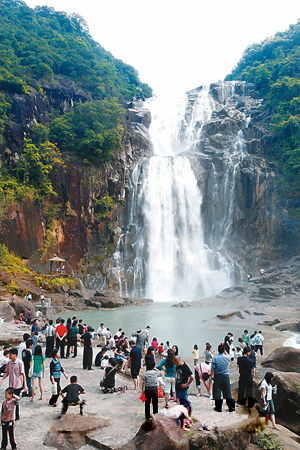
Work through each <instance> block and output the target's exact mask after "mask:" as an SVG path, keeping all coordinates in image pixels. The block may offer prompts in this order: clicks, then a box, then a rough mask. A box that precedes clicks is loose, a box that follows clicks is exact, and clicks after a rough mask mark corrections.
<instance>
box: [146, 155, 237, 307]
mask: <svg viewBox="0 0 300 450" xmlns="http://www.w3.org/2000/svg"><path fill="white" fill-rule="evenodd" d="M145 183H146V187H145V190H146V192H147V195H146V199H147V200H146V202H145V205H144V214H145V219H146V222H147V224H148V242H147V245H148V264H147V274H146V295H147V296H148V297H150V298H153V299H154V300H156V301H174V300H175V301H176V300H181V301H182V300H187V299H195V298H196V297H199V298H200V297H206V296H209V295H212V294H214V293H217V292H220V290H222V288H224V287H225V286H227V285H228V284H229V280H228V274H226V273H225V272H224V271H222V270H213V269H212V268H211V267H210V266H209V263H208V258H207V250H206V247H205V245H204V241H203V230H202V221H201V215H200V207H201V202H202V198H201V194H200V191H199V189H198V186H197V180H196V178H195V175H194V173H193V171H192V168H191V164H190V161H189V160H188V159H187V158H186V157H184V156H175V157H160V156H154V157H153V158H151V160H150V162H149V167H148V178H147V180H145Z"/></svg>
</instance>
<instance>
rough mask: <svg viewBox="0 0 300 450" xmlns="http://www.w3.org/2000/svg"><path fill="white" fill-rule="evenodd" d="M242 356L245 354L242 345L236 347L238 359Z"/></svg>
mask: <svg viewBox="0 0 300 450" xmlns="http://www.w3.org/2000/svg"><path fill="white" fill-rule="evenodd" d="M240 356H243V352H242V350H241V348H240V347H237V348H236V359H238V358H239V357H240Z"/></svg>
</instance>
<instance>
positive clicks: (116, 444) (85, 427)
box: [1, 347, 300, 450]
mask: <svg viewBox="0 0 300 450" xmlns="http://www.w3.org/2000/svg"><path fill="white" fill-rule="evenodd" d="M266 350H267V352H268V348H267V347H266ZM97 351H98V349H96V348H94V356H95V355H96V352H97ZM259 362H260V360H259ZM49 363H50V360H49V359H47V360H46V373H45V378H44V380H43V386H44V398H43V400H35V402H34V403H32V402H30V400H29V398H26V397H25V398H23V399H22V400H21V406H20V411H21V414H20V415H21V419H20V421H18V422H17V423H16V439H17V442H18V448H19V449H21V450H28V448H32V446H34V448H35V449H36V450H42V449H45V450H46V449H47V448H48V449H49V450H54V449H68V450H70V449H73V448H74V449H75V448H76V449H80V450H92V449H95V448H98V449H99V448H100V449H105V450H110V449H112V450H116V449H122V450H129V449H142V448H147V449H150V450H157V449H163V448H166V447H164V446H163V445H165V444H164V443H163V442H164V441H163V439H171V438H172V436H173V437H174V436H175V438H176V442H177V443H178V442H179V441H180V442H181V446H178V447H177V446H176V447H175V446H174V447H171V448H186V449H188V448H193V449H196V448H201V447H203V445H207V447H206V448H209V449H211V448H214V449H218V448H219V449H221V448H225V447H224V446H225V445H226V448H228V449H236V448H245V449H246V448H247V449H249V450H250V448H251V449H252V448H253V444H250V440H251V435H250V434H249V433H248V432H247V430H249V429H251V430H252V431H253V426H257V424H258V423H259V422H260V419H258V417H257V415H252V416H248V414H247V413H246V412H245V411H242V410H239V411H238V412H237V413H236V414H228V413H227V412H226V409H227V408H224V412H222V413H217V412H215V411H213V403H212V401H211V400H210V399H209V398H208V397H201V398H198V397H196V395H195V394H196V389H195V387H194V383H193V385H192V388H191V392H190V400H191V401H192V404H193V408H194V413H193V414H194V415H193V417H194V425H193V428H192V429H191V430H190V431H189V432H188V433H186V432H184V433H183V435H182V433H181V432H179V431H178V430H177V429H176V427H175V428H174V424H173V423H172V422H168V421H167V422H166V421H165V419H164V418H158V425H157V427H158V430H160V431H159V433H157V432H156V434H155V433H154V432H153V431H151V433H153V434H152V435H150V437H149V436H148V437H147V434H145V433H144V432H143V431H141V430H140V426H141V424H142V423H143V421H144V405H143V403H142V402H141V400H140V399H139V396H140V394H141V392H136V391H134V390H133V384H132V382H131V380H130V378H129V377H127V376H126V375H123V374H121V375H120V374H118V375H117V377H116V381H117V383H116V384H117V386H124V385H127V386H128V390H126V391H125V393H115V394H103V393H102V392H100V390H99V382H100V380H101V379H102V377H103V371H102V370H101V369H99V368H98V367H94V370H93V371H83V370H82V348H81V347H80V348H79V356H78V357H77V358H76V359H74V358H70V359H64V360H62V363H63V366H64V369H65V371H66V373H67V374H68V376H69V377H70V376H71V375H77V377H78V382H79V384H81V385H82V386H83V387H84V388H85V390H86V394H85V395H84V398H85V399H86V401H87V406H86V407H85V410H84V412H85V414H84V416H83V420H80V421H79V416H78V407H74V408H70V411H69V412H68V415H67V418H66V419H64V420H65V422H64V421H63V422H62V423H59V422H58V421H57V420H56V419H57V416H58V413H59V410H60V407H57V408H52V407H50V406H49V405H48V401H47V399H48V398H49V397H50V395H51V393H50V390H51V389H50V387H51V385H50V382H49ZM260 370H261V369H260ZM296 375H298V376H299V377H300V374H296ZM261 376H262V372H260V373H259V376H258V377H257V383H258V381H259V380H260V379H261ZM231 378H232V380H233V379H236V367H233V368H231ZM66 384H67V381H66V380H65V379H64V377H62V385H63V386H65V385H66ZM6 386H7V381H5V382H4V384H3V386H2V388H1V393H2V397H4V389H5V388H6ZM38 398H39V393H38V392H37V393H36V399H38ZM159 407H160V411H162V410H163V407H164V400H163V399H160V400H159ZM161 421H162V423H161ZM202 421H205V422H206V423H208V425H209V427H210V430H211V431H209V432H206V431H204V432H203V431H199V430H198V428H199V424H200V423H201V422H202ZM64 427H65V430H64V431H66V430H69V432H68V433H66V432H63V433H62V432H59V431H58V430H59V429H60V431H61V429H64ZM279 428H280V431H279V432H277V434H278V438H279V439H280V440H281V441H283V442H284V444H285V448H288V449H291V450H293V449H297V448H299V447H300V445H299V443H298V442H299V441H297V439H298V437H297V436H296V435H294V434H293V433H292V432H290V431H289V430H287V429H286V428H284V427H282V426H279ZM138 433H139V434H138ZM174 433H175V434H174ZM176 433H179V434H178V435H177V434H176ZM137 434H138V436H139V437H138V440H137V437H136V435H137ZM141 436H142V437H141ZM151 436H152V437H151ZM149 439H150V440H149ZM137 442H139V443H140V446H139V444H138V443H137ZM254 448H255V447H254Z"/></svg>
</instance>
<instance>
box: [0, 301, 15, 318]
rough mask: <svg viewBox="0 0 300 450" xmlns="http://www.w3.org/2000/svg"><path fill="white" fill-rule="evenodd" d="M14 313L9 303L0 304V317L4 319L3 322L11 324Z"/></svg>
mask: <svg viewBox="0 0 300 450" xmlns="http://www.w3.org/2000/svg"><path fill="white" fill-rule="evenodd" d="M15 315H16V311H15V310H14V308H13V307H12V306H10V304H9V302H0V317H2V318H3V319H4V322H11V321H12V320H14V318H15Z"/></svg>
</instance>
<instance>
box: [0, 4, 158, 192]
mask: <svg viewBox="0 0 300 450" xmlns="http://www.w3.org/2000/svg"><path fill="white" fill-rule="evenodd" d="M66 83H67V85H68V86H70V83H71V85H72V86H73V87H74V91H75V92H79V93H82V95H81V97H80V102H79V99H78V100H77V101H78V102H77V103H76V101H75V103H74V106H73V108H71V109H70V108H69V109H68V110H66V111H64V113H63V112H62V111H61V109H59V108H55V106H53V107H52V110H51V111H49V114H47V117H46V121H45V118H44V122H43V124H42V123H35V124H31V126H30V134H29V136H27V138H30V140H28V139H27V140H24V143H23V147H22V148H20V149H18V154H17V155H16V153H15V151H12V152H11V151H7V149H8V150H9V149H12V146H11V145H10V136H9V132H7V129H9V124H10V123H11V122H10V121H14V120H16V119H15V117H14V116H13V114H12V109H11V105H12V103H13V100H14V96H15V95H16V94H17V95H19V96H24V97H26V96H27V95H30V94H32V93H35V92H36V93H39V95H44V94H45V92H47V91H46V89H48V90H49V89H50V90H51V88H52V87H55V88H56V89H57V88H58V90H59V87H60V86H61V85H62V84H64V85H65V84H66ZM49 95H51V94H49ZM149 96H151V89H150V88H149V86H148V85H146V84H144V83H141V82H140V80H139V78H138V73H137V71H136V70H135V69H134V68H133V67H131V66H129V65H127V64H125V63H123V62H122V61H120V60H118V59H115V58H114V57H113V56H112V55H111V53H109V52H108V51H106V50H104V49H103V48H102V47H101V46H100V45H99V44H98V43H96V42H95V41H94V40H93V39H92V37H91V36H90V34H89V31H88V27H87V25H86V23H85V21H84V19H83V18H82V17H81V16H79V15H76V14H72V15H68V14H66V13H64V12H57V11H55V10H54V9H53V8H50V7H47V6H42V7H36V8H35V9H32V8H29V7H28V6H27V5H26V4H25V2H23V1H21V0H0V149H2V153H3V158H2V160H3V161H2V170H1V172H2V175H1V176H0V196H1V193H2V196H3V195H4V194H5V192H6V193H7V194H8V192H9V187H10V186H11V185H12V184H14V183H15V182H16V181H17V183H18V184H19V185H22V184H23V185H26V186H31V187H32V188H34V189H35V192H36V194H38V195H42V196H43V195H47V194H49V193H51V192H52V186H51V183H50V181H49V178H48V175H49V172H50V171H51V170H52V169H53V167H55V166H57V165H59V164H61V162H62V160H61V152H64V153H65V154H66V155H69V156H72V157H73V158H77V159H79V160H80V161H83V162H85V163H92V164H97V165H98V164H102V163H105V162H107V161H109V160H111V158H113V157H114V155H115V154H116V152H118V151H119V150H120V149H121V148H122V139H123V138H124V126H123V124H124V117H125V111H124V105H125V103H126V102H127V101H129V100H131V99H132V98H133V97H142V98H144V97H149ZM5 130H6V131H5ZM4 150H5V151H4ZM14 150H15V149H14ZM21 191H22V190H21ZM10 192H11V191H10ZM3 193H4V194H3ZM0 201H1V200H0Z"/></svg>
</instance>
